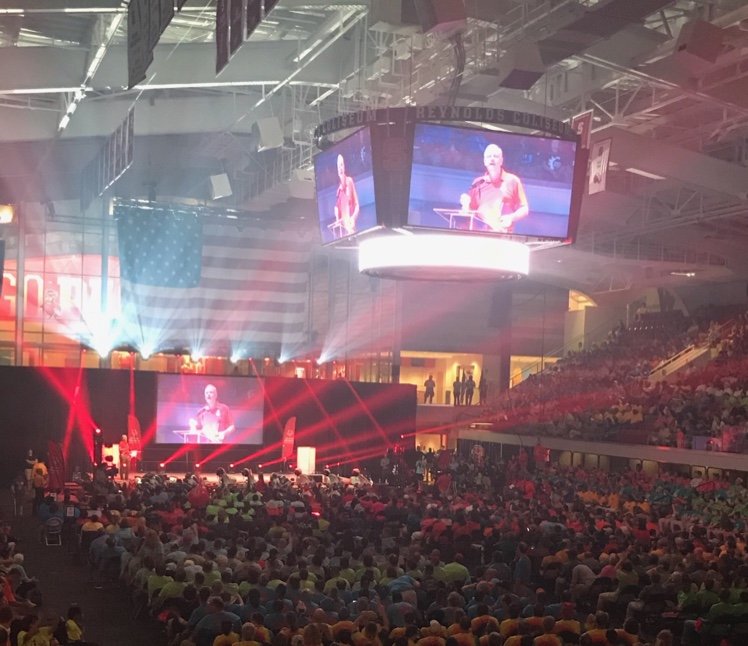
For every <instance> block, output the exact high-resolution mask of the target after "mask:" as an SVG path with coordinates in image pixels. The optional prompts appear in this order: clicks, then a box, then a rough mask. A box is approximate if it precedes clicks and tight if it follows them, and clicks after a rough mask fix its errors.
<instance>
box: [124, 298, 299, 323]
mask: <svg viewBox="0 0 748 646" xmlns="http://www.w3.org/2000/svg"><path fill="white" fill-rule="evenodd" d="M291 298H292V300H291V299H289V301H288V302H284V301H281V300H277V295H276V300H274V301H261V300H258V299H253V298H246V297H245V296H244V295H241V296H240V297H239V298H236V299H233V298H206V297H202V296H198V297H195V298H185V299H182V300H180V299H179V298H171V297H169V298H164V299H161V300H160V301H159V302H158V303H153V302H148V303H142V304H139V305H138V312H139V314H140V315H141V316H143V315H146V316H149V317H151V318H153V317H158V316H162V317H163V316H164V312H165V311H169V310H173V309H176V308H179V313H180V315H183V316H204V315H207V314H209V313H210V311H211V310H224V311H226V312H241V313H242V315H243V316H245V317H248V316H255V315H257V314H262V315H267V316H275V317H276V318H277V317H278V315H281V314H293V315H296V314H303V313H304V312H306V303H299V302H298V299H297V298H296V296H295V295H292V297H291Z"/></svg>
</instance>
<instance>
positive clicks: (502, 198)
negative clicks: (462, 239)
mask: <svg viewBox="0 0 748 646" xmlns="http://www.w3.org/2000/svg"><path fill="white" fill-rule="evenodd" d="M483 164H484V165H485V167H486V173H485V174H484V175H481V176H480V177H477V178H476V179H475V180H473V183H472V184H471V185H470V190H469V191H468V192H467V193H463V194H462V195H461V196H460V206H461V207H462V210H463V211H465V212H468V211H474V212H476V213H477V215H478V218H479V219H480V220H481V221H482V222H483V223H484V224H485V225H486V226H487V227H488V229H489V230H490V231H496V232H498V233H512V232H513V231H514V223H515V222H516V221H517V220H521V219H522V218H524V217H527V215H528V214H529V213H530V209H529V207H528V205H527V196H526V195H525V187H524V186H522V180H521V179H520V178H519V177H517V176H516V175H514V174H512V173H509V172H507V171H506V170H505V169H504V153H503V151H502V150H501V148H499V147H498V146H497V145H496V144H489V145H488V146H486V150H485V151H484V152H483Z"/></svg>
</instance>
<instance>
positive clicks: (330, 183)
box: [314, 128, 377, 244]
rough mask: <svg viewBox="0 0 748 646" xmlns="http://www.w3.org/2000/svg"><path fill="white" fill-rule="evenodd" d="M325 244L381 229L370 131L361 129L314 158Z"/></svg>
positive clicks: (319, 214)
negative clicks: (378, 224)
mask: <svg viewBox="0 0 748 646" xmlns="http://www.w3.org/2000/svg"><path fill="white" fill-rule="evenodd" d="M314 176H315V182H316V189H317V213H318V216H319V229H320V233H321V235H322V243H323V244H328V243H330V242H334V241H336V240H341V239H343V238H347V237H349V236H352V235H355V234H356V233H361V232H362V231H366V230H367V229H371V228H373V227H375V226H377V208H376V200H375V196H374V170H373V163H372V153H371V133H370V130H369V128H361V129H360V130H357V131H356V132H354V133H353V134H352V135H350V136H349V137H346V138H345V139H343V140H341V141H339V142H337V143H336V144H334V145H333V146H332V147H330V148H328V149H327V150H325V151H323V152H321V153H319V154H318V155H317V156H316V157H315V158H314Z"/></svg>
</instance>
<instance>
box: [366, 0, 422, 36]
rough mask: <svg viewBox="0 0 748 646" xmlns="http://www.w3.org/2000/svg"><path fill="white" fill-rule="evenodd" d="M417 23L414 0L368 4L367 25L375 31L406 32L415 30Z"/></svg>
mask: <svg viewBox="0 0 748 646" xmlns="http://www.w3.org/2000/svg"><path fill="white" fill-rule="evenodd" d="M419 24H420V23H419V22H418V14H417V13H416V6H415V3H414V0H387V2H372V3H371V5H370V8H369V26H370V28H371V29H373V30H375V31H387V32H392V33H407V32H413V31H415V30H416V28H417V27H418V25H419Z"/></svg>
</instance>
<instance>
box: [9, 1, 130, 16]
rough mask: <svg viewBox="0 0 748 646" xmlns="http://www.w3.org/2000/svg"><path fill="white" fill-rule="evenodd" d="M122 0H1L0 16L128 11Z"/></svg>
mask: <svg viewBox="0 0 748 646" xmlns="http://www.w3.org/2000/svg"><path fill="white" fill-rule="evenodd" d="M121 5H122V3H121V2H120V0H74V2H69V0H0V16H2V15H8V14H11V15H23V14H31V13H35V14H44V13H67V14H74V13H79V14H80V13H126V12H127V7H123V6H121Z"/></svg>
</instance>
